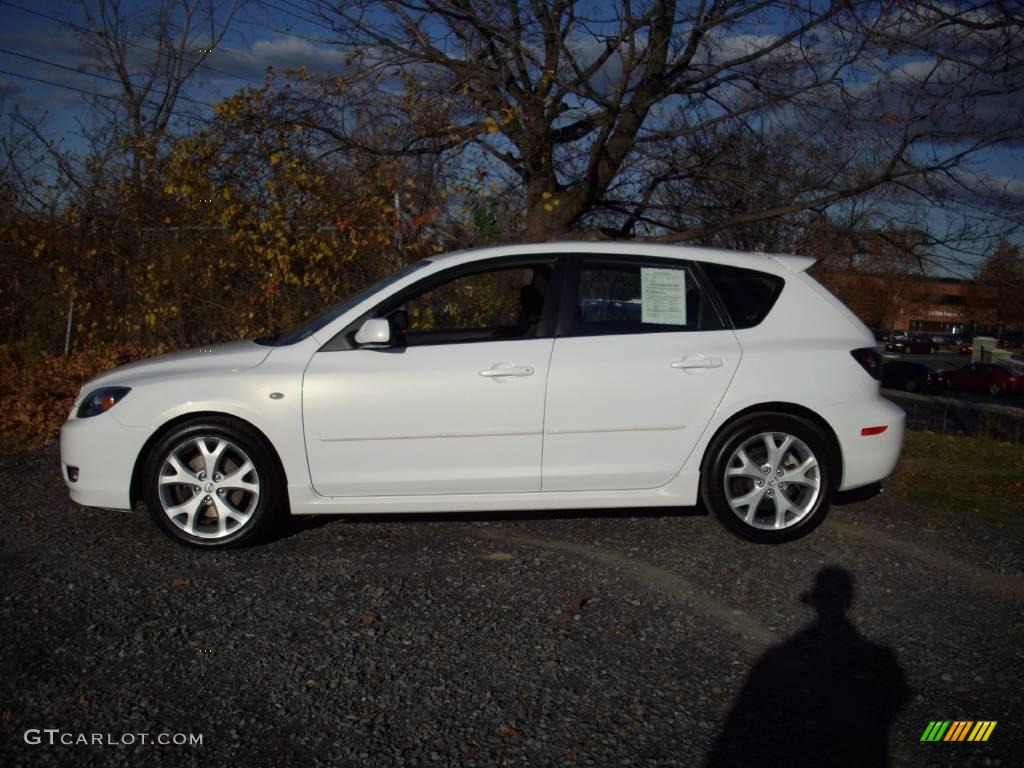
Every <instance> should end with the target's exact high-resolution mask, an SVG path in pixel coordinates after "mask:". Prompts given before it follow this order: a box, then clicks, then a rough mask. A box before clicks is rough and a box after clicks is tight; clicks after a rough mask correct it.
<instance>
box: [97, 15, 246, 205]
mask: <svg viewBox="0 0 1024 768" xmlns="http://www.w3.org/2000/svg"><path fill="white" fill-rule="evenodd" d="M244 4H245V0H230V1H229V2H217V0H158V2H156V3H154V4H153V5H152V6H151V7H150V8H147V9H146V10H145V11H143V12H141V13H140V12H138V9H137V8H135V7H134V6H133V7H132V8H131V9H130V11H129V9H128V8H126V7H124V5H123V4H122V3H121V2H120V0H81V8H82V12H83V15H84V17H85V19H86V28H85V29H84V30H83V31H82V33H81V37H82V42H83V44H84V45H85V47H86V49H87V50H89V51H91V52H92V54H93V57H94V63H93V65H92V71H95V72H96V73H98V74H100V75H102V76H104V77H107V78H108V79H112V80H114V81H115V82H116V83H117V84H118V85H119V86H120V98H119V99H117V100H112V99H109V98H102V99H94V100H93V106H94V108H95V109H96V110H98V111H99V112H100V113H101V114H104V115H105V116H106V118H107V119H106V121H105V125H104V128H103V131H104V132H105V133H106V134H107V135H108V136H109V137H110V138H111V139H113V140H115V141H120V142H122V143H123V147H124V148H125V149H126V150H127V153H128V156H129V162H130V179H131V184H132V188H133V190H134V191H135V194H136V195H137V196H138V197H139V198H140V203H141V197H142V195H143V190H144V177H145V175H146V171H147V167H148V165H149V164H150V163H152V162H153V161H154V160H155V159H156V157H157V154H158V152H159V151H160V148H161V144H162V142H163V141H164V140H165V139H166V138H167V136H168V132H169V130H170V128H171V126H172V124H173V120H174V118H175V117H176V116H177V115H178V114H179V112H180V111H181V110H182V108H183V106H187V107H189V108H191V109H193V110H194V109H195V108H196V107H208V106H210V105H209V104H206V103H205V102H202V101H200V100H198V99H195V98H193V97H191V96H189V95H187V92H186V89H187V86H188V84H189V83H190V81H192V80H194V79H195V77H196V74H197V73H198V72H199V70H200V68H201V67H202V66H203V63H204V61H205V60H206V59H207V58H208V57H209V55H210V53H211V52H212V51H213V50H214V49H215V48H216V47H217V46H218V45H219V44H220V43H221V41H222V40H223V38H224V35H225V34H226V33H227V31H228V29H229V28H230V25H231V22H232V20H233V19H234V17H235V16H236V14H237V13H238V11H239V10H240V9H241V8H242V7H243V6H244Z"/></svg>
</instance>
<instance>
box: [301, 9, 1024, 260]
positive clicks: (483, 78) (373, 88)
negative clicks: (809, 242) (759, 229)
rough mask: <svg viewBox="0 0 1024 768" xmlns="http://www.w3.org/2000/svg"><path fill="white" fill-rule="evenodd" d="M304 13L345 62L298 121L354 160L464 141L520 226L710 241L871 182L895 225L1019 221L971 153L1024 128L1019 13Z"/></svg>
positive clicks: (819, 208)
mask: <svg viewBox="0 0 1024 768" xmlns="http://www.w3.org/2000/svg"><path fill="white" fill-rule="evenodd" d="M303 7H304V8H307V9H313V10H315V11H316V12H317V13H318V14H319V18H320V19H321V22H322V24H323V26H324V27H325V28H327V29H329V30H330V31H329V32H328V33H326V34H325V35H324V37H326V38H331V37H332V36H333V38H334V39H335V40H336V41H337V43H338V44H339V45H340V46H342V47H343V48H344V50H346V52H347V54H348V56H349V62H350V65H351V67H352V74H351V76H348V77H345V78H340V79H339V78H332V80H331V81H330V82H331V84H332V85H331V86H329V87H328V88H327V89H326V90H325V91H322V92H321V93H320V94H319V95H318V96H317V103H316V104H315V105H314V104H313V103H312V102H311V101H310V99H309V98H308V94H307V99H306V101H305V103H304V104H302V105H299V104H297V105H296V107H295V110H296V111H295V113H294V115H295V117H296V119H302V120H306V121H308V122H309V124H310V125H311V126H312V127H316V128H319V129H320V130H323V131H324V132H325V133H326V134H327V135H329V136H330V137H331V138H332V140H333V141H334V142H335V144H336V146H337V147H339V148H344V149H346V150H350V151H354V150H363V151H372V152H391V153H396V154H403V153H404V154H423V153H453V152H458V153H460V155H461V157H462V159H463V161H464V162H468V163H469V164H470V165H472V164H475V165H477V166H478V167H484V168H486V169H487V170H488V173H489V174H490V178H500V179H503V180H505V181H507V182H508V183H510V184H511V185H513V186H514V188H516V189H518V190H519V192H520V194H521V195H522V200H523V206H524V211H525V223H524V235H525V237H526V238H527V239H545V238H549V237H552V236H557V235H563V234H565V233H567V232H570V231H572V230H581V229H583V230H586V229H599V230H601V231H603V232H605V233H607V234H612V235H619V236H622V235H636V234H639V235H647V236H654V237H659V238H661V239H663V240H667V241H680V240H697V241H712V240H714V239H715V238H716V236H718V235H719V234H720V233H723V232H726V231H729V230H734V229H736V228H737V227H750V226H752V225H758V224H759V223H762V222H782V223H785V224H786V225H787V226H797V227H799V226H802V225H803V224H804V223H806V222H807V221H813V220H814V219H815V218H817V217H820V215H821V214H822V213H823V212H831V211H832V210H834V209H835V208H836V207H841V206H843V205H844V204H846V203H847V202H848V201H855V200H859V199H862V198H863V197H864V196H866V195H874V198H875V199H876V200H877V201H879V202H880V204H883V205H885V206H887V207H888V208H889V209H890V210H893V209H894V208H898V209H899V210H900V211H902V212H903V213H902V214H901V215H903V216H908V217H909V216H911V215H912V214H911V212H912V211H915V210H916V211H921V210H923V209H925V208H928V207H931V206H934V205H936V204H946V203H949V202H950V201H952V202H954V203H955V204H957V205H960V206H966V207H967V208H968V209H969V210H970V211H972V212H974V213H976V214H977V216H979V217H982V218H984V219H985V221H986V222H987V224H989V225H993V224H994V225H997V226H999V227H1002V228H1003V229H1004V230H1006V229H1010V228H1012V227H1014V226H1017V225H1019V224H1020V214H1019V210H1020V207H1019V205H1018V206H1017V207H1016V209H1013V208H1009V207H1007V205H1006V203H1007V201H1008V200H1011V199H1012V198H1013V194H1012V193H1013V190H1012V189H1009V188H1007V187H1006V185H1004V184H1001V183H1000V181H999V180H998V179H993V178H991V177H990V176H989V175H986V174H985V173H983V172H982V170H981V169H980V168H979V166H977V165H976V164H975V161H976V160H977V159H978V158H980V157H982V155H983V153H984V152H985V151H986V150H988V149H990V148H992V147H996V146H1000V145H1006V144H1009V143H1010V142H1014V141H1019V140H1021V139H1022V138H1024V135H1022V134H1024V128H1022V126H1024V119H1022V109H1021V93H1022V88H1024V74H1022V73H1024V57H1022V53H1021V52H1022V51H1024V17H1022V16H1021V15H1020V12H1019V6H1011V5H1010V4H1009V3H1003V2H989V3H981V4H979V3H976V2H955V1H954V2H942V3H939V2H910V0H906V1H901V0H895V1H894V2H889V3H882V4H877V3H861V2H810V3H807V2H797V1H796V0H690V1H688V2H684V1H683V0H680V1H678V2H677V1H676V0H640V1H634V0H619V1H618V2H613V3H605V2H596V0H552V1H551V2H539V0H530V2H524V1H523V0H458V1H457V2H446V1H445V0H353V1H352V2H346V3H334V2H327V1H326V0H309V2H307V3H305V4H304V5H303ZM332 87H333V88H336V89H337V90H335V91H334V93H333V94H332V92H331V88H332ZM341 90H344V92H345V94H346V95H347V96H348V97H350V98H348V99H346V100H345V104H344V106H338V105H337V104H336V102H335V101H334V100H333V98H332V96H333V95H337V94H338V93H340V91H341ZM354 93H359V94H360V97H361V98H362V99H363V100H364V102H365V104H364V108H363V109H362V110H361V111H356V110H353V109H352V101H351V96H352V94H354ZM368 127H372V131H368ZM1014 210H1016V211H1017V212H1016V213H1014V212H1013V211H1014ZM926 215H927V214H920V215H919V218H921V217H925V216H926ZM769 234H771V233H769Z"/></svg>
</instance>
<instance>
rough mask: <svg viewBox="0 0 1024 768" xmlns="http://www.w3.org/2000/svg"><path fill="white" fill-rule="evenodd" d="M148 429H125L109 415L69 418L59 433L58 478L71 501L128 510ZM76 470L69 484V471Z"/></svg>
mask: <svg viewBox="0 0 1024 768" xmlns="http://www.w3.org/2000/svg"><path fill="white" fill-rule="evenodd" d="M151 432H152V431H151V430H150V428H148V427H126V426H124V425H123V424H120V423H119V422H118V421H117V420H116V419H114V418H113V417H112V416H111V415H110V414H109V413H104V414H100V415H99V416H93V417H91V418H88V419H78V418H71V419H68V420H67V421H66V422H64V426H63V427H61V430H60V463H61V476H62V477H63V478H64V482H65V483H66V484H67V486H68V491H69V492H70V493H71V499H72V500H73V501H74V502H76V503H77V504H81V505H82V506H84V507H103V508H106V509H131V506H132V504H131V482H132V471H133V470H134V468H135V459H136V457H137V456H138V455H139V452H140V451H141V450H142V446H143V445H144V444H145V442H146V438H148V437H149V435H150V434H151ZM69 467H77V468H78V479H77V481H75V482H72V481H71V479H70V477H69V473H68V468H69Z"/></svg>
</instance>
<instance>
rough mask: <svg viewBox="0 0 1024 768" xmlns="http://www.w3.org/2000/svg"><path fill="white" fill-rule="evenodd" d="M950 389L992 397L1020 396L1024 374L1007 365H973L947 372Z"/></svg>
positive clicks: (1023, 386)
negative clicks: (985, 393) (980, 393)
mask: <svg viewBox="0 0 1024 768" xmlns="http://www.w3.org/2000/svg"><path fill="white" fill-rule="evenodd" d="M945 379H946V384H947V386H948V387H949V388H950V389H964V390H967V391H969V392H987V393H988V394H990V395H1001V394H1003V393H1006V394H1008V395H1019V394H1021V392H1024V374H1022V373H1021V372H1020V371H1017V370H1014V369H1013V368H1010V367H1009V366H1007V365H998V364H996V363H971V364H970V365H965V366H964V367H963V368H958V369H957V370H955V371H946V374H945Z"/></svg>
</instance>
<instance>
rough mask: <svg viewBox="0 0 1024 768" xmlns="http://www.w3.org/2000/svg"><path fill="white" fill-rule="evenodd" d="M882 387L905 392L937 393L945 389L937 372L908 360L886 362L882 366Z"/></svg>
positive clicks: (943, 380)
mask: <svg viewBox="0 0 1024 768" xmlns="http://www.w3.org/2000/svg"><path fill="white" fill-rule="evenodd" d="M882 386H883V387H885V388H886V389H902V390H905V391H907V392H937V391H939V390H941V389H945V387H946V379H945V377H944V376H943V374H942V373H940V372H939V371H933V370H932V369H931V368H929V367H928V366H927V365H923V364H921V363H912V362H910V361H909V360H887V361H886V362H885V364H884V365H883V366H882Z"/></svg>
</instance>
